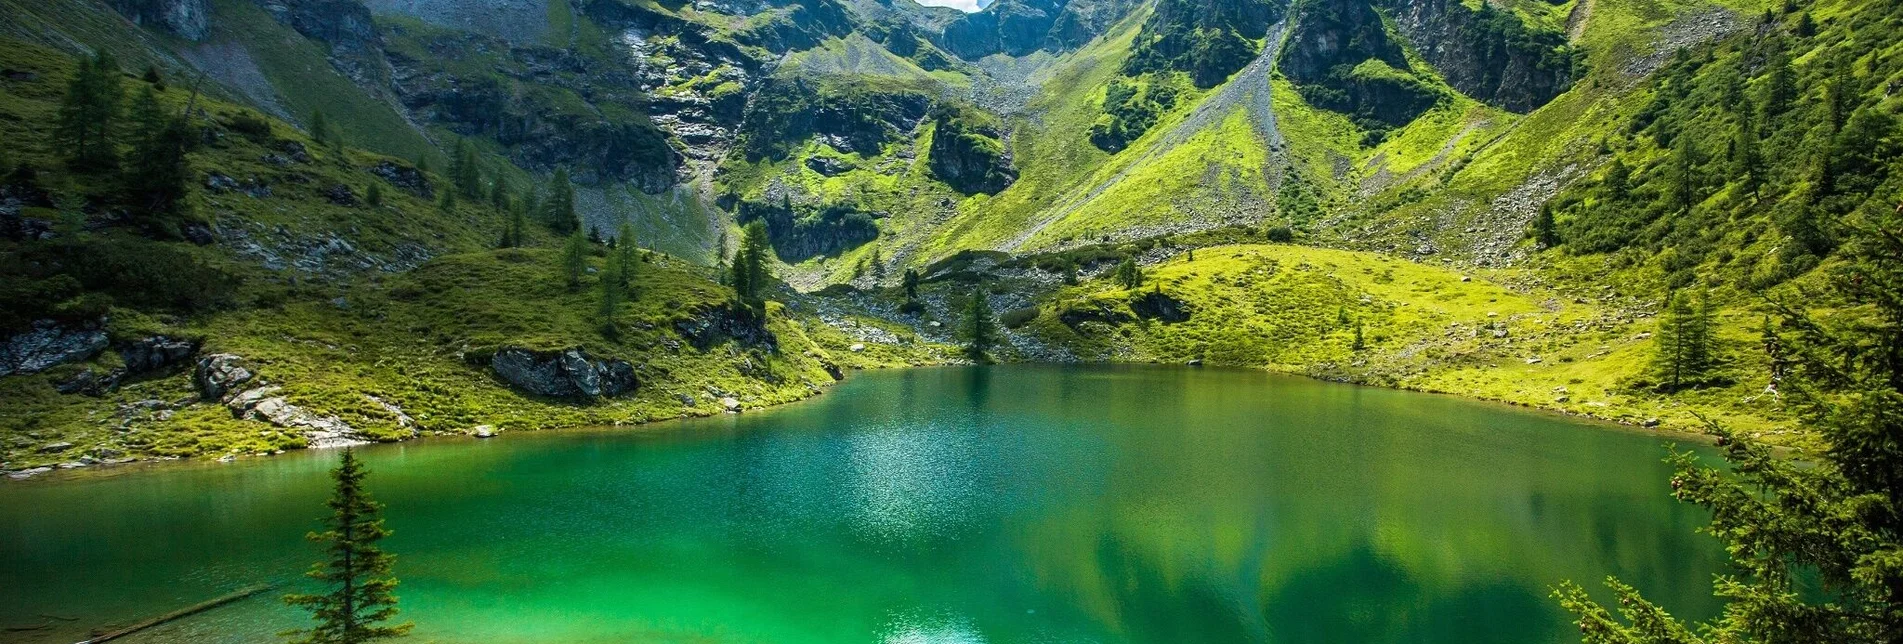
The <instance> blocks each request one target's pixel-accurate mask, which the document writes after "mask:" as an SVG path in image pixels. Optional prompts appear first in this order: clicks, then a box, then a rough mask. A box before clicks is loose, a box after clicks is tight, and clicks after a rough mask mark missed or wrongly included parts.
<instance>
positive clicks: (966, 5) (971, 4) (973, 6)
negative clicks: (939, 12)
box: [918, 0, 988, 13]
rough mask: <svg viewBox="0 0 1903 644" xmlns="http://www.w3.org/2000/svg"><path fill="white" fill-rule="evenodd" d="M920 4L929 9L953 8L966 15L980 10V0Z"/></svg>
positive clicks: (922, 0)
mask: <svg viewBox="0 0 1903 644" xmlns="http://www.w3.org/2000/svg"><path fill="white" fill-rule="evenodd" d="M918 3H919V4H922V5H925V6H928V7H951V8H953V9H957V10H959V11H963V12H965V13H972V12H974V11H977V10H978V9H979V8H980V7H979V4H978V0H918ZM987 4H988V3H987Z"/></svg>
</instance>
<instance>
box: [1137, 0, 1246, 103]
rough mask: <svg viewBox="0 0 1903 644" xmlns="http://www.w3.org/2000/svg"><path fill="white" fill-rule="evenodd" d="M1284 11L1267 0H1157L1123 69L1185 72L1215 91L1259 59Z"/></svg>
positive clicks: (1199, 83) (1196, 81)
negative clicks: (1263, 42) (1270, 29)
mask: <svg viewBox="0 0 1903 644" xmlns="http://www.w3.org/2000/svg"><path fill="white" fill-rule="evenodd" d="M1282 13H1283V4H1282V3H1280V2H1271V1H1269V0H1159V1H1158V2H1157V3H1156V10H1155V11H1154V12H1152V13H1151V14H1150V18H1149V20H1146V21H1144V23H1143V31H1142V32H1141V33H1139V34H1137V39H1136V46H1135V49H1134V50H1133V51H1131V53H1130V58H1129V59H1128V60H1126V61H1125V62H1124V71H1125V73H1128V74H1132V75H1135V74H1140V73H1143V72H1161V71H1181V72H1187V73H1189V76H1190V79H1191V80H1192V81H1194V82H1195V83H1196V86H1197V87H1204V88H1207V87H1214V86H1216V85H1219V84H1221V83H1222V82H1223V81H1225V80H1228V79H1229V76H1230V75H1232V74H1235V73H1236V71H1237V70H1240V69H1242V68H1243V67H1244V66H1246V65H1248V64H1249V61H1252V60H1254V59H1255V58H1256V55H1257V54H1258V53H1259V52H1260V47H1259V46H1258V45H1257V42H1258V41H1261V40H1262V39H1263V36H1265V35H1266V34H1267V32H1268V27H1269V25H1272V24H1275V23H1276V22H1277V21H1279V20H1281V19H1282Z"/></svg>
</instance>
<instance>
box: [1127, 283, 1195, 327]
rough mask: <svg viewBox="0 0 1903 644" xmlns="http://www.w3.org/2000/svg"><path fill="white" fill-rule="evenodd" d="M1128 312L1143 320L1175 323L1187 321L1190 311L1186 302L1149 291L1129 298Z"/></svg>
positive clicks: (1158, 292) (1159, 292)
mask: <svg viewBox="0 0 1903 644" xmlns="http://www.w3.org/2000/svg"><path fill="white" fill-rule="evenodd" d="M1130 312H1131V313H1135V314H1136V315H1137V317H1139V318H1142V319H1145V320H1159V321H1162V322H1170V323H1176V322H1187V321H1189V316H1190V312H1191V311H1190V308H1189V303H1187V302H1184V301H1182V300H1179V299H1176V298H1174V297H1170V296H1168V295H1165V294H1163V292H1162V291H1149V292H1146V293H1143V294H1141V295H1137V296H1134V297H1131V298H1130Z"/></svg>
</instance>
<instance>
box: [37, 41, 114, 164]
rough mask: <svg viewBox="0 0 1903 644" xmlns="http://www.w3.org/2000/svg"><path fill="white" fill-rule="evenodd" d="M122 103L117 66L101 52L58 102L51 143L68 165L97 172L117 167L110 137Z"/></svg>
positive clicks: (85, 65)
mask: <svg viewBox="0 0 1903 644" xmlns="http://www.w3.org/2000/svg"><path fill="white" fill-rule="evenodd" d="M124 101H125V93H124V90H123V89H121V84H120V82H119V63H118V62H117V61H115V60H114V59H113V58H112V55H111V54H107V53H104V52H100V53H98V54H96V55H94V56H93V57H92V59H90V60H87V61H84V62H82V63H81V64H80V66H79V71H78V72H77V73H75V74H74V75H73V80H72V81H71V82H69V83H68V84H67V87H66V96H65V98H63V99H61V101H60V106H59V123H58V126H57V127H56V128H55V130H54V140H55V141H57V142H58V143H59V145H60V148H61V149H62V150H63V151H64V152H65V153H66V155H67V156H66V160H67V162H68V163H69V164H70V165H72V166H73V167H74V168H77V169H80V170H99V169H103V168H110V167H112V166H114V165H117V164H118V153H117V151H116V150H114V149H113V143H112V135H113V126H114V125H115V121H117V120H118V118H119V112H120V106H121V105H122V104H123V103H124Z"/></svg>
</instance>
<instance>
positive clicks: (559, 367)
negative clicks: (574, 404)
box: [489, 347, 636, 398]
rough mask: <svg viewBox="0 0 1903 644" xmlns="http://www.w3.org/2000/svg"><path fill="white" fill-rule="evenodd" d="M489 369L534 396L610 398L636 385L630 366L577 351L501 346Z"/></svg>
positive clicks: (490, 361) (491, 359)
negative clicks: (551, 350) (552, 350)
mask: <svg viewBox="0 0 1903 644" xmlns="http://www.w3.org/2000/svg"><path fill="white" fill-rule="evenodd" d="M489 367H490V368H491V369H494V370H495V372H496V376H497V377H500V378H502V379H503V380H504V381H505V382H508V383H509V385H510V386H513V387H515V388H516V389H520V390H523V391H526V392H529V393H532V394H535V395H538V396H551V397H555V398H575V397H586V398H597V397H614V396H619V395H621V394H624V393H628V392H630V391H634V388H635V386H636V382H635V376H634V365H632V364H629V363H628V362H627V361H624V360H613V359H609V360H596V359H594V358H591V357H590V356H589V355H588V353H587V352H585V351H583V350H581V349H579V348H576V349H566V350H563V351H557V352H546V351H535V350H531V349H523V348H520V347H504V348H502V349H500V350H497V351H496V353H495V355H494V356H492V357H491V358H490V359H489Z"/></svg>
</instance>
